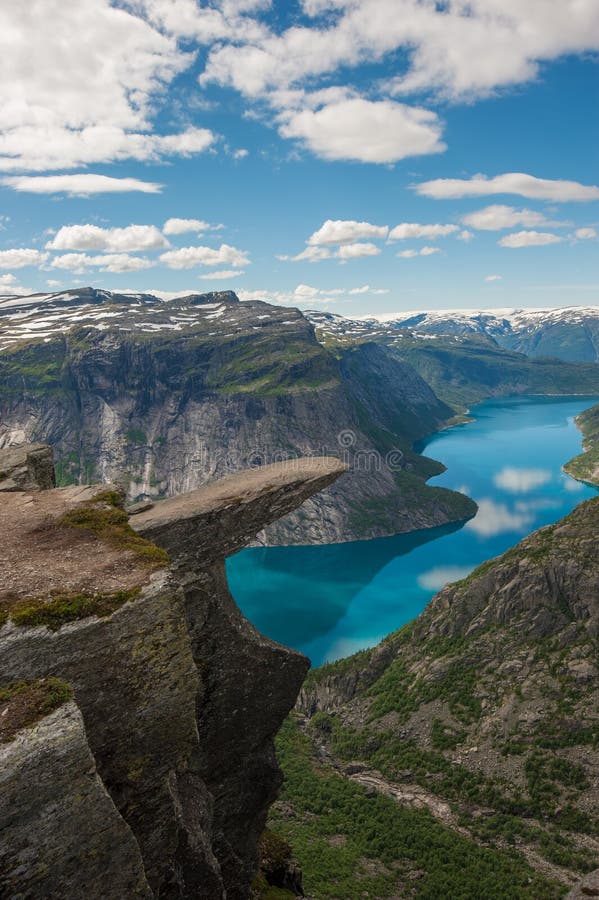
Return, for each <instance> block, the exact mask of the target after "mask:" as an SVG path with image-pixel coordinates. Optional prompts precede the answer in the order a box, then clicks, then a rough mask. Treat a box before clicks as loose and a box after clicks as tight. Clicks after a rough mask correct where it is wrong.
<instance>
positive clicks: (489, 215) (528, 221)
mask: <svg viewBox="0 0 599 900" xmlns="http://www.w3.org/2000/svg"><path fill="white" fill-rule="evenodd" d="M462 222H463V223H464V224H465V225H470V226H471V227H472V228H476V229H478V230H479V231H501V229H502V228H515V227H516V226H517V225H524V226H525V227H526V228H533V227H535V226H537V225H545V226H550V227H551V226H553V227H555V226H559V225H560V224H561V223H559V222H551V221H549V220H548V219H547V218H546V217H545V216H544V215H543V213H539V212H535V211H534V210H532V209H515V208H514V207H513V206H504V205H502V204H500V203H497V204H495V205H492V206H486V207H485V208H484V209H479V210H478V211H477V212H473V213H469V214H468V215H467V216H464V217H463V218H462Z"/></svg>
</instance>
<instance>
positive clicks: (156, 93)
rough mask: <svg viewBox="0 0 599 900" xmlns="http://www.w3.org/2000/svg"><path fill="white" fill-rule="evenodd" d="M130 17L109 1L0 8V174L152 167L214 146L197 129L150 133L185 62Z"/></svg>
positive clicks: (41, 0)
mask: <svg viewBox="0 0 599 900" xmlns="http://www.w3.org/2000/svg"><path fill="white" fill-rule="evenodd" d="M134 10H135V5H134V4H131V6H130V7H129V8H128V9H125V8H124V5H120V6H118V7H117V6H116V5H114V4H112V3H111V2H109V0H78V2H77V3H64V2H62V0H37V2H34V3H33V4H21V3H4V4H1V5H0V170H4V171H16V170H21V171H22V170H30V171H44V170H48V169H57V168H60V169H70V168H74V167H76V166H84V165H88V164H90V163H95V162H96V163H97V162H103V163H108V162H113V161H116V160H122V159H137V160H157V159H162V158H164V157H168V156H173V155H183V156H188V155H191V154H195V153H201V152H203V151H204V150H206V149H207V148H208V147H210V146H211V145H212V144H213V143H214V141H215V139H216V138H215V135H214V134H213V133H212V132H211V131H209V130H208V129H204V128H197V127H189V128H187V129H186V130H185V131H183V132H181V133H178V134H169V135H162V134H157V133H153V131H152V125H153V118H154V116H155V114H156V112H157V110H158V103H157V101H158V100H159V99H162V98H163V97H164V96H165V93H166V89H167V88H168V86H169V85H170V83H171V82H172V81H173V79H174V78H175V77H176V76H177V75H178V74H179V73H181V72H182V71H184V70H185V69H186V68H188V67H189V66H190V65H191V64H192V63H193V61H194V58H195V54H194V53H193V52H186V51H183V50H182V49H180V48H179V47H178V46H177V42H176V40H175V39H174V38H173V37H172V36H169V35H166V34H164V33H161V31H159V30H158V29H157V28H154V27H152V25H151V24H150V23H149V22H148V21H146V20H144V18H142V17H141V16H139V15H135V14H133V11H134ZM138 10H139V7H138ZM48 35H52V40H51V41H49V40H48ZM57 48H67V49H66V50H65V52H60V53H59V54H58V55H57ZM32 61H35V62H34V63H33V62H32Z"/></svg>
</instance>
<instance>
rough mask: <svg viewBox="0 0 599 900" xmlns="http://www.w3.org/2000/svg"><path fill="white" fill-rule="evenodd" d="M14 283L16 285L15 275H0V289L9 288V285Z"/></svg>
mask: <svg viewBox="0 0 599 900" xmlns="http://www.w3.org/2000/svg"><path fill="white" fill-rule="evenodd" d="M16 283H17V276H16V275H11V274H8V273H7V274H6V275H0V287H9V286H10V285H11V284H16Z"/></svg>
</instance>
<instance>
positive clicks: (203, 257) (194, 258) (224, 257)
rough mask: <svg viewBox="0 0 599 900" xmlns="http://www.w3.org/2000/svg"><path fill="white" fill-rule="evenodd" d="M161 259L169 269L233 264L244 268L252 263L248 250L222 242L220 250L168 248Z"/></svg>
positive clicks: (208, 248) (209, 248)
mask: <svg viewBox="0 0 599 900" xmlns="http://www.w3.org/2000/svg"><path fill="white" fill-rule="evenodd" d="M160 261H161V262H163V263H164V264H165V265H167V266H168V267H169V269H192V268H194V266H223V265H224V266H227V265H228V266H233V267H234V268H242V267H243V266H247V265H249V264H250V260H249V258H248V255H247V251H245V250H238V249H237V248H236V247H230V246H229V244H221V245H220V247H219V248H218V250H215V249H214V248H213V247H201V246H200V247H180V248H179V249H178V250H167V252H166V253H162V254H161V256H160Z"/></svg>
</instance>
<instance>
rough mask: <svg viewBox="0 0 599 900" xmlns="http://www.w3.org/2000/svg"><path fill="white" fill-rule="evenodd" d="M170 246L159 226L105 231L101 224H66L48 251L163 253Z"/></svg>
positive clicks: (135, 226)
mask: <svg viewBox="0 0 599 900" xmlns="http://www.w3.org/2000/svg"><path fill="white" fill-rule="evenodd" d="M168 246H169V243H168V241H167V240H166V238H165V237H164V235H163V234H162V233H161V232H160V230H159V229H158V228H156V226H155V225H127V227H126V228H101V227H100V226H99V225H63V226H62V228H59V230H58V231H57V233H56V234H55V235H54V237H53V238H52V240H50V241H48V243H47V244H46V249H47V250H111V251H115V252H118V253H124V252H129V251H130V250H161V249H163V248H164V247H168Z"/></svg>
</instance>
